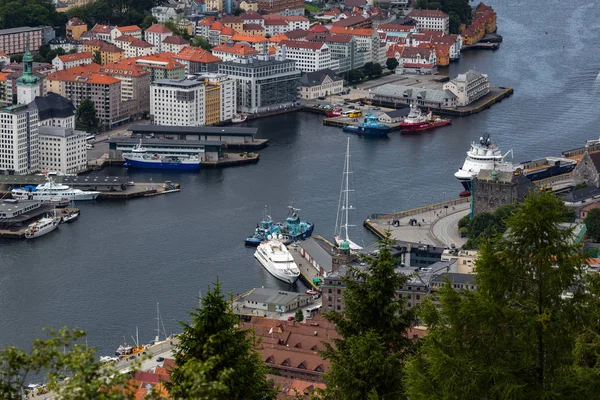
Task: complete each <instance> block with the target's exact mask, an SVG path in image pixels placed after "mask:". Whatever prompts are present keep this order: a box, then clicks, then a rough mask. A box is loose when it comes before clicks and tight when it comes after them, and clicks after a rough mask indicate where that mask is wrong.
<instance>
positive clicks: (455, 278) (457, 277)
mask: <svg viewBox="0 0 600 400" xmlns="http://www.w3.org/2000/svg"><path fill="white" fill-rule="evenodd" d="M446 278H448V280H449V281H450V282H451V283H456V284H459V285H460V284H463V285H474V284H475V275H472V274H458V273H455V272H448V273H443V274H439V275H438V276H436V277H435V278H433V280H432V282H435V283H444V282H445V281H446Z"/></svg>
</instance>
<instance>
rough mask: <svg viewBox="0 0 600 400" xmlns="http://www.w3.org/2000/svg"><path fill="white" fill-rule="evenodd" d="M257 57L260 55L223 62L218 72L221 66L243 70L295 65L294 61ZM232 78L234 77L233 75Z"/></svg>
mask: <svg viewBox="0 0 600 400" xmlns="http://www.w3.org/2000/svg"><path fill="white" fill-rule="evenodd" d="M258 56H260V57H262V55H259V54H257V55H256V56H254V57H248V58H236V59H234V60H230V61H224V62H222V63H221V64H219V70H220V69H221V66H222V65H235V66H237V67H244V68H261V67H265V66H268V65H277V64H284V63H287V64H291V63H293V64H294V65H295V64H296V61H294V60H292V59H290V58H288V59H285V60H276V59H275V58H273V57H268V59H266V60H265V59H261V58H257V57H258ZM230 75H231V74H230ZM233 76H235V74H234V75H233Z"/></svg>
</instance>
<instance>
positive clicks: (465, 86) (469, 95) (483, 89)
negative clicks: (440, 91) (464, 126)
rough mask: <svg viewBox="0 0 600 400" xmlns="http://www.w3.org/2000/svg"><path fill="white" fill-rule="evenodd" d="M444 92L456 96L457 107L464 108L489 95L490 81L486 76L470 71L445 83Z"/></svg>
mask: <svg viewBox="0 0 600 400" xmlns="http://www.w3.org/2000/svg"><path fill="white" fill-rule="evenodd" d="M444 90H449V91H450V92H452V93H453V94H454V95H455V96H456V105H457V106H459V107H460V106H466V105H468V104H471V103H472V102H474V101H475V100H477V99H479V98H481V97H483V96H485V95H486V94H488V93H489V91H490V81H489V80H488V76H487V75H486V74H482V73H480V72H478V71H475V70H473V69H472V70H469V71H467V72H465V73H464V74H458V76H457V77H456V78H454V79H452V80H451V81H450V82H448V83H445V84H444Z"/></svg>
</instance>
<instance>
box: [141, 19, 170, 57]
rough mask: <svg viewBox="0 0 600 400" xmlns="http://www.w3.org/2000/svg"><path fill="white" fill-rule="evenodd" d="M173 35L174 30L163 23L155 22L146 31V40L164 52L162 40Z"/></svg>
mask: <svg viewBox="0 0 600 400" xmlns="http://www.w3.org/2000/svg"><path fill="white" fill-rule="evenodd" d="M171 35H173V32H171V30H170V29H169V28H167V27H166V26H164V25H162V24H154V25H152V26H151V27H150V28H148V29H146V31H145V32H144V40H146V42H148V43H150V44H152V45H154V46H155V47H156V48H157V49H158V52H159V53H160V52H162V51H163V50H162V42H163V41H164V40H165V39H166V38H167V37H169V36H171Z"/></svg>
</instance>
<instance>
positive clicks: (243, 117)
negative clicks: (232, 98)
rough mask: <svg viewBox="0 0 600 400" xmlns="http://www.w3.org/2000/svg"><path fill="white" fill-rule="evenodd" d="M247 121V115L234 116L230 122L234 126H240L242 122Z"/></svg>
mask: <svg viewBox="0 0 600 400" xmlns="http://www.w3.org/2000/svg"><path fill="white" fill-rule="evenodd" d="M247 119H248V116H247V115H241V114H238V115H234V116H233V118H232V119H231V122H232V123H234V124H241V123H242V122H245V121H246V120H247Z"/></svg>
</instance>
